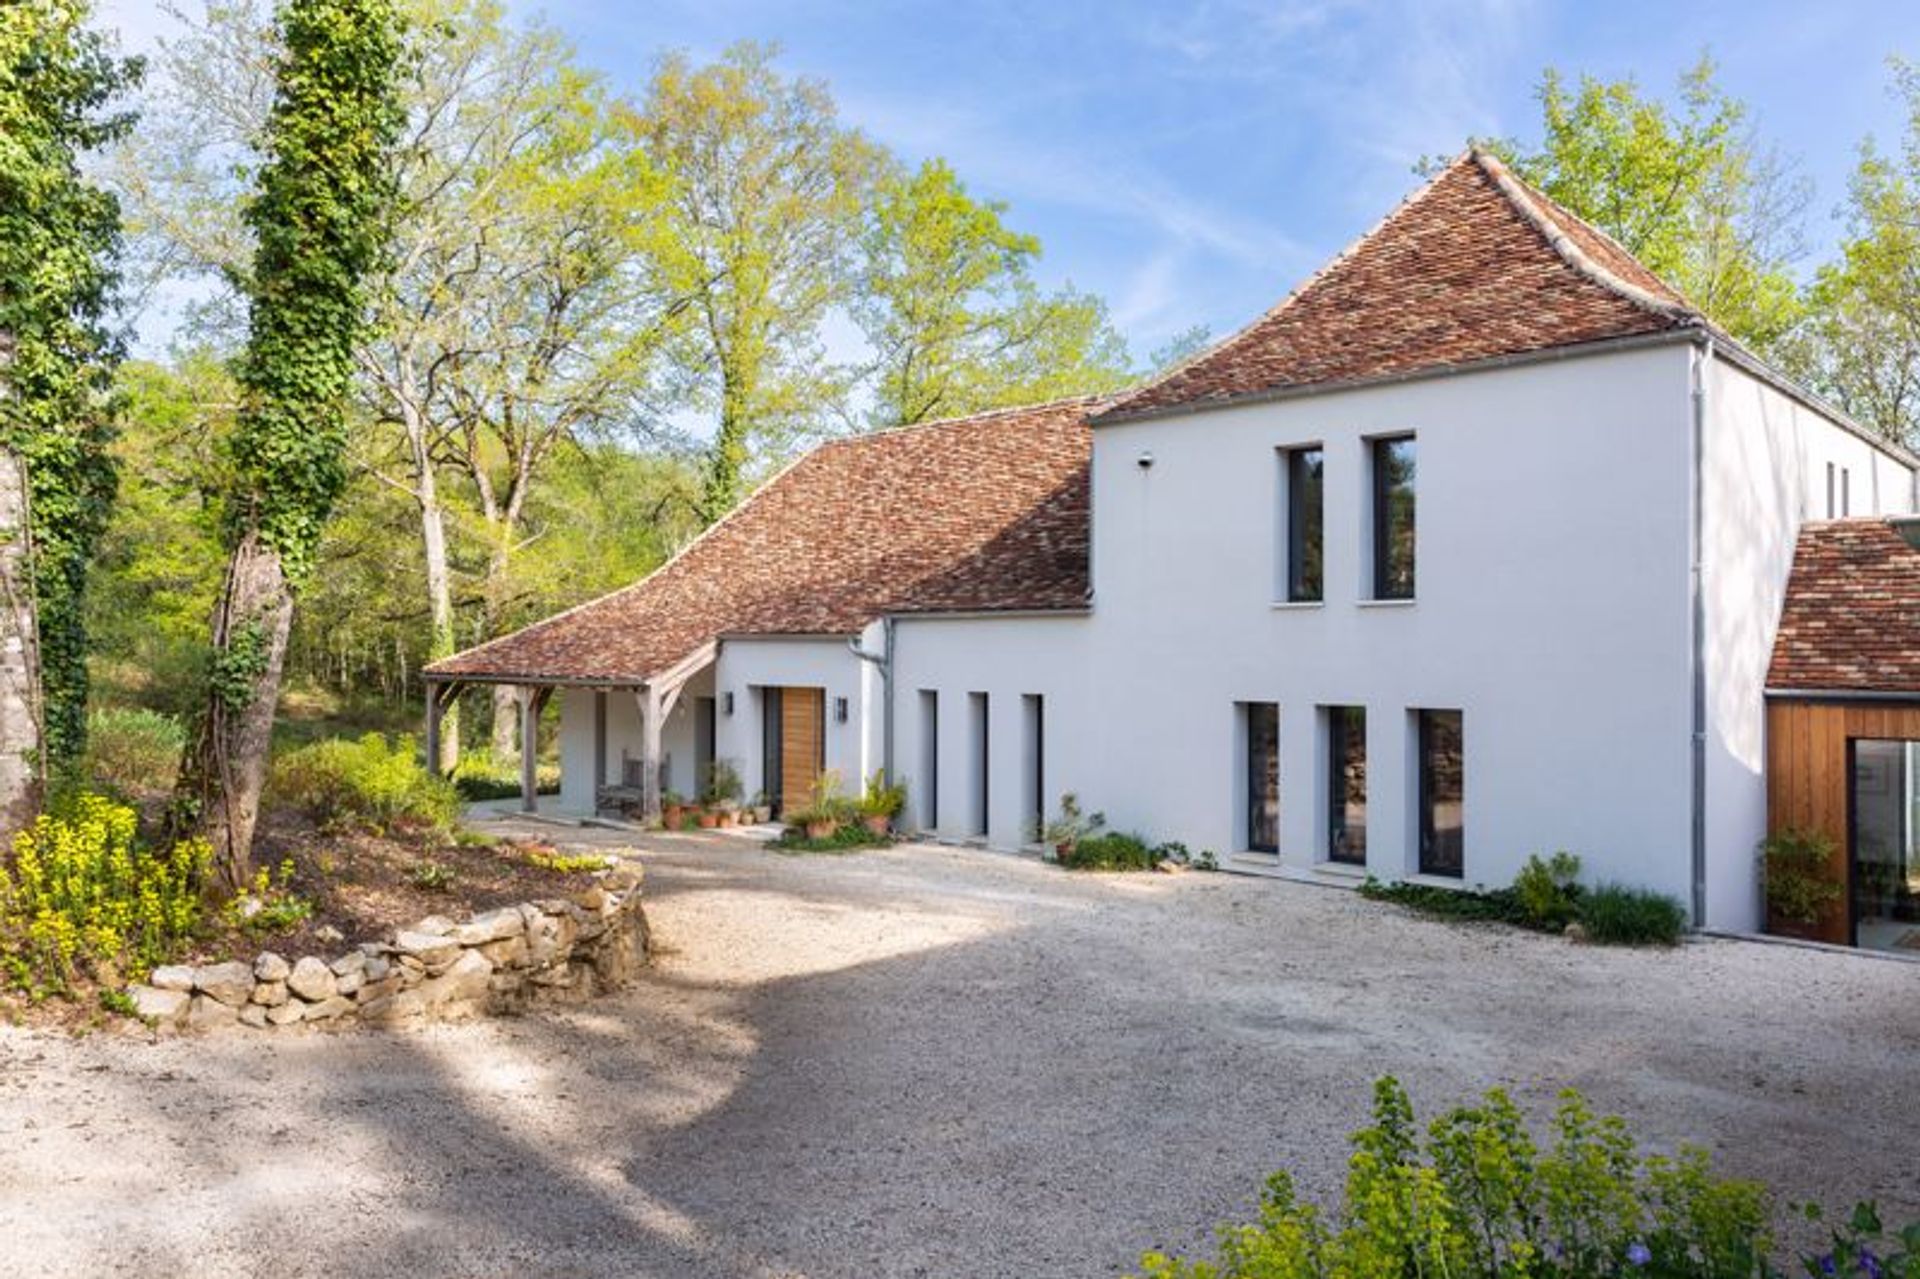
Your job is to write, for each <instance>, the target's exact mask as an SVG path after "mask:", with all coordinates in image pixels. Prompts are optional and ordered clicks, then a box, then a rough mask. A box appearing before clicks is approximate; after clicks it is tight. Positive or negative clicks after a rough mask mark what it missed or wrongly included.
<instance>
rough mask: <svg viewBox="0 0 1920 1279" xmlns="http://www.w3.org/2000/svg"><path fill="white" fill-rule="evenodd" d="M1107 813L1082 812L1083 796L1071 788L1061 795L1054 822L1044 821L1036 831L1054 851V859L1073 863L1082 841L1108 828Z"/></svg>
mask: <svg viewBox="0 0 1920 1279" xmlns="http://www.w3.org/2000/svg"><path fill="white" fill-rule="evenodd" d="M1106 825H1107V817H1106V814H1105V813H1082V812H1081V811H1080V797H1079V796H1078V795H1075V794H1074V793H1073V792H1072V791H1068V792H1067V793H1066V794H1064V795H1062V796H1061V797H1060V812H1059V814H1058V815H1057V816H1055V817H1054V818H1053V819H1052V820H1051V821H1046V822H1042V823H1041V824H1040V828H1039V830H1038V831H1036V832H1035V833H1036V834H1037V835H1039V837H1040V842H1041V843H1042V844H1045V845H1046V846H1047V847H1049V848H1051V849H1052V850H1053V858H1054V860H1055V861H1057V862H1059V863H1060V864H1061V865H1062V866H1066V865H1070V864H1071V863H1072V861H1073V854H1074V851H1075V850H1076V849H1078V848H1079V847H1080V841H1081V840H1083V839H1086V838H1087V837H1089V836H1091V835H1096V834H1098V833H1099V832H1100V831H1102V830H1103V829H1105V828H1106Z"/></svg>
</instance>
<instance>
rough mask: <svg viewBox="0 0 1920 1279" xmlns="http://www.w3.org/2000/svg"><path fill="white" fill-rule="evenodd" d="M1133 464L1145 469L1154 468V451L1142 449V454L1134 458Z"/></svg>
mask: <svg viewBox="0 0 1920 1279" xmlns="http://www.w3.org/2000/svg"><path fill="white" fill-rule="evenodd" d="M1133 464H1134V465H1135V466H1137V467H1139V468H1140V469H1141V470H1143V471H1150V470H1152V469H1153V453H1152V452H1151V451H1150V450H1148V449H1141V450H1140V456H1138V457H1136V458H1134V459H1133Z"/></svg>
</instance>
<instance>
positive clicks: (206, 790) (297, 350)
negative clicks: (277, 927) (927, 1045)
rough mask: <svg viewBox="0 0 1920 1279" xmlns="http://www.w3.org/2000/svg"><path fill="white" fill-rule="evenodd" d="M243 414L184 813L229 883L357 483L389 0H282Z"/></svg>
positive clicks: (390, 124) (377, 254)
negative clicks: (334, 521)
mask: <svg viewBox="0 0 1920 1279" xmlns="http://www.w3.org/2000/svg"><path fill="white" fill-rule="evenodd" d="M278 18H279V25H280V35H281V39H282V44H283V47H284V52H283V53H282V55H281V57H280V61H279V65H278V66H277V67H276V69H275V70H276V86H275V94H274V103H273V110H272V114H271V115H270V116H269V117H268V121H267V129H266V137H265V150H266V162H265V164H264V165H263V166H262V167H261V169H260V176H259V188H258V191H257V192H256V194H255V196H254V198H253V200H252V201H251V202H250V203H249V205H248V207H247V223H248V226H249V227H250V228H251V229H252V231H253V233H254V235H255V236H256V237H257V247H256V249H255V252H254V261H253V271H252V276H251V278H250V279H249V280H248V282H247V284H248V302H249V309H248V325H249V327H248V333H247V346H246V350H245V351H244V353H243V354H242V355H241V358H240V361H239V364H238V367H237V369H236V374H237V380H238V382H239V385H240V393H241V399H240V412H239V416H238V418H237V419H236V422H235V425H234V431H233V436H232V439H231V441H230V444H229V449H230V453H231V459H230V460H231V467H230V472H229V473H230V475H231V479H230V480H229V482H228V491H227V492H226V494H225V495H224V496H225V499H226V500H225V505H226V512H227V527H226V537H227V542H228V548H229V549H228V561H227V576H226V584H225V588H224V590H223V591H222V595H221V601H220V606H219V610H218V612H217V614H216V615H215V617H214V621H213V634H212V645H211V654H210V660H209V664H208V688H207V702H206V707H205V710H204V711H203V712H202V716H201V722H200V724H199V727H198V731H197V732H196V733H195V736H194V740H193V742H192V743H191V744H190V745H189V747H188V755H187V758H186V760H185V761H184V763H183V765H182V768H181V770H180V785H179V790H178V792H177V794H176V796H175V798H176V801H177V802H176V803H175V805H174V813H175V825H176V828H178V829H183V830H191V831H193V832H195V833H199V834H204V835H205V836H207V837H208V838H209V839H210V841H211V842H212V843H213V846H214V856H215V864H216V865H217V867H218V868H219V873H220V877H221V879H222V881H223V882H224V883H225V885H226V887H227V888H228V889H229V890H233V891H238V890H239V889H240V888H242V887H243V886H244V885H245V884H246V883H247V881H248V879H249V878H250V877H251V874H252V869H253V834H254V827H255V825H256V823H257V822H258V820H259V813H260V796H261V793H262V791H263V790H264V788H265V783H266V778H267V765H268V759H269V754H270V748H271V745H272V738H273V718H274V712H275V710H276V709H277V707H278V706H279V702H280V674H281V669H282V663H283V662H284V660H285V656H286V646H287V631H288V628H289V625H290V623H291V621H292V618H293V602H294V592H295V590H296V588H297V586H298V584H299V582H300V580H301V578H302V577H303V576H305V575H306V574H307V573H308V572H310V571H311V570H312V567H313V561H314V556H315V554H316V552H317V550H318V548H319V543H320V536H321V533H322V532H323V531H324V529H325V527H326V522H327V518H328V516H329V515H331V514H332V511H333V506H334V503H335V501H336V500H338V498H339V496H340V490H341V489H342V488H343V487H344V486H345V484H346V459H345V454H346V443H347V421H346V402H347V395H348V391H349V389H350V387H351V384H352V378H353V371H354V350H355V346H356V344H357V343H358V341H359V339H360V336H361V333H362V332H363V330H364V329H365V326H366V307H367V301H366V280H367V277H368V275H369V274H370V273H371V272H372V271H373V270H374V269H375V268H376V266H377V265H378V264H379V262H380V259H381V256H382V254H383V253H384V251H385V246H386V243H387V238H388V233H389V230H390V228H389V226H388V217H389V215H390V213H391V209H392V198H393V180H392V166H391V163H390V157H391V150H392V147H393V142H394V139H395V137H396V136H397V135H398V133H399V129H400V125H401V123H402V118H403V112H402V109H401V107H400V105H399V99H398V96H397V93H396V88H397V85H396V81H397V78H398V74H399V70H398V61H399V58H400V54H401V29H400V19H399V16H398V13H397V11H396V9H395V7H394V0H284V2H283V3H282V4H281V6H280V8H279V10H278Z"/></svg>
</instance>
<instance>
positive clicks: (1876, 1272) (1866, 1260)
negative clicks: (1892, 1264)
mask: <svg viewBox="0 0 1920 1279" xmlns="http://www.w3.org/2000/svg"><path fill="white" fill-rule="evenodd" d="M1860 1273H1861V1274H1864V1275H1865V1276H1867V1279H1884V1276H1885V1275H1886V1273H1887V1271H1886V1267H1884V1266H1882V1265H1881V1264H1880V1258H1878V1257H1876V1256H1874V1255H1873V1249H1871V1248H1862V1249H1861V1250H1860Z"/></svg>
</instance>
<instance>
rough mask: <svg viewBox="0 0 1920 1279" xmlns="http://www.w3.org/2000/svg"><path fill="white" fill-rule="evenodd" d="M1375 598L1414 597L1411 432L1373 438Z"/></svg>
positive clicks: (1397, 598) (1412, 456)
mask: <svg viewBox="0 0 1920 1279" xmlns="http://www.w3.org/2000/svg"><path fill="white" fill-rule="evenodd" d="M1371 449H1372V453H1373V597H1374V598H1375V599H1379V600H1410V599H1412V598H1413V548H1414V534H1413V524H1414V520H1413V515H1414V509H1413V508H1414V503H1413V492H1414V470H1415V466H1414V449H1413V437H1412V436H1411V435H1403V436H1399V437H1397V438H1395V439H1387V440H1374V441H1372V444H1371Z"/></svg>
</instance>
